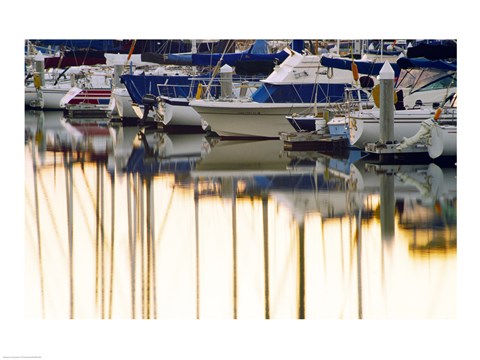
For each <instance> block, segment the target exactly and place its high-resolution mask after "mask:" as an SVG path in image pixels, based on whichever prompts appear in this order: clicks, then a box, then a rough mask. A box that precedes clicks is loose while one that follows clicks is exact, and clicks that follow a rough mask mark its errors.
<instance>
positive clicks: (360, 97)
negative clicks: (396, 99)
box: [340, 87, 372, 118]
mask: <svg viewBox="0 0 480 360" xmlns="http://www.w3.org/2000/svg"><path fill="white" fill-rule="evenodd" d="M371 90H372V89H370V88H359V87H351V88H350V87H349V88H345V92H344V98H343V102H342V103H340V108H341V109H342V111H341V112H342V113H343V114H345V117H346V118H349V117H350V114H351V113H353V112H354V111H361V110H364V109H368V108H371V107H372V100H371V97H372V95H371ZM366 95H368V96H366Z"/></svg>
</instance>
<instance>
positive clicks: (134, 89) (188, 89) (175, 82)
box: [120, 74, 219, 104]
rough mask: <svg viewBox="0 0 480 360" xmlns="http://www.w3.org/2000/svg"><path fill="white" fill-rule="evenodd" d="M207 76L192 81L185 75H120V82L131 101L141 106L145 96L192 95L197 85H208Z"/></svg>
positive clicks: (197, 77)
mask: <svg viewBox="0 0 480 360" xmlns="http://www.w3.org/2000/svg"><path fill="white" fill-rule="evenodd" d="M209 76H210V75H208V74H206V75H199V76H196V77H195V80H192V77H191V76H187V75H122V76H120V81H121V82H122V83H123V84H125V87H126V88H127V91H128V93H129V94H130V97H131V98H132V100H133V101H134V102H135V103H137V104H142V99H143V97H144V96H145V95H146V94H152V95H154V96H160V95H164V96H169V97H180V98H186V97H189V95H190V96H191V95H194V94H195V91H196V90H197V87H198V84H199V83H202V84H205V83H208V81H209ZM218 84H219V83H218V81H215V82H214V84H213V85H218ZM215 89H216V87H215V86H214V87H212V91H215Z"/></svg>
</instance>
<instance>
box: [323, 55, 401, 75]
mask: <svg viewBox="0 0 480 360" xmlns="http://www.w3.org/2000/svg"><path fill="white" fill-rule="evenodd" d="M320 63H321V64H322V65H323V66H326V67H331V68H334V69H342V70H352V60H349V59H345V58H330V57H327V56H322V58H321V59H320ZM355 64H357V68H358V73H359V74H366V75H378V74H379V73H380V70H381V69H382V67H383V65H384V63H379V62H370V61H358V60H356V61H355ZM390 65H391V66H392V69H393V71H394V72H395V76H398V75H399V74H400V67H399V66H398V65H397V64H395V63H390Z"/></svg>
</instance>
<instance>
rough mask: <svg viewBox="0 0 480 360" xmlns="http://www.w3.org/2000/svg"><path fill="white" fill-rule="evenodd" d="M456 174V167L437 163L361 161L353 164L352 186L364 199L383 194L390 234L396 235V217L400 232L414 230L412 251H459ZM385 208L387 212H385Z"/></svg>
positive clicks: (351, 188) (349, 183)
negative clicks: (409, 163) (382, 163)
mask: <svg viewBox="0 0 480 360" xmlns="http://www.w3.org/2000/svg"><path fill="white" fill-rule="evenodd" d="M456 175H457V172H456V168H440V167H439V166H438V165H436V164H434V163H431V164H423V165H401V166H399V165H390V166H388V165H373V164H368V163H365V162H359V164H354V165H352V169H351V176H350V179H349V180H348V186H349V188H350V190H352V191H355V192H357V193H359V194H363V196H362V197H360V198H363V199H365V198H366V197H369V196H372V195H375V194H379V195H380V207H379V209H380V214H379V215H380V218H381V219H382V221H384V222H385V221H387V223H388V224H389V225H387V224H386V225H385V227H387V226H388V227H389V229H388V232H389V235H390V236H391V235H393V233H394V232H395V230H394V229H393V223H394V219H393V217H394V216H396V217H398V226H399V229H401V230H402V231H413V237H409V238H410V239H411V240H410V242H411V244H410V248H411V249H412V250H415V249H416V250H419V249H422V250H424V251H425V250H426V251H430V249H431V248H432V247H433V248H435V249H437V250H438V249H445V248H450V249H455V248H456V222H457V217H456V212H457V210H456V209H457V179H456ZM382 207H383V209H386V210H383V213H382ZM388 208H389V209H388ZM389 217H390V219H388V218H389ZM422 231H423V233H422ZM429 244H430V245H431V246H430V245H429Z"/></svg>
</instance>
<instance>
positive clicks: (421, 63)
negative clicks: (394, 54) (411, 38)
mask: <svg viewBox="0 0 480 360" xmlns="http://www.w3.org/2000/svg"><path fill="white" fill-rule="evenodd" d="M397 64H398V66H399V67H400V68H401V69H412V68H420V69H427V68H428V69H437V70H443V71H456V70H457V61H456V60H455V61H446V60H429V59H426V58H407V57H402V58H400V59H398V60H397Z"/></svg>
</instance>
